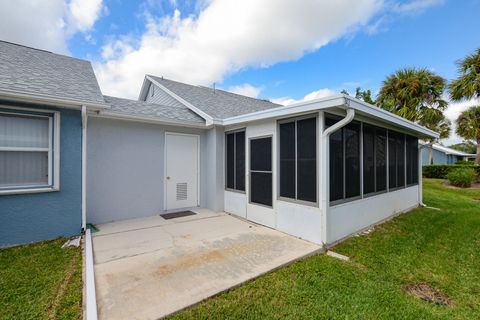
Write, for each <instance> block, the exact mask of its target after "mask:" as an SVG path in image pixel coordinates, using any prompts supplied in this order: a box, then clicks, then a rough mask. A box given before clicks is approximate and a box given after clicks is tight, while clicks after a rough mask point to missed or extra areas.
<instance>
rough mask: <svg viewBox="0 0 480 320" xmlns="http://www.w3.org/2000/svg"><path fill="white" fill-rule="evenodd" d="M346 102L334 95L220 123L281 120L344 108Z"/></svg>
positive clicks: (225, 124) (248, 114) (231, 123)
mask: <svg viewBox="0 0 480 320" xmlns="http://www.w3.org/2000/svg"><path fill="white" fill-rule="evenodd" d="M345 105H346V100H345V98H344V96H343V95H335V96H331V97H327V98H323V99H317V100H311V101H306V102H302V103H295V104H291V105H288V106H283V107H277V108H272V109H267V110H262V111H257V112H252V113H247V114H242V115H239V116H235V117H231V118H226V119H224V120H223V121H222V124H223V125H224V126H229V125H235V124H241V123H246V122H252V121H259V120H264V119H270V118H281V117H287V116H292V115H296V114H302V113H308V112H312V111H316V110H321V109H326V108H333V107H340V106H345Z"/></svg>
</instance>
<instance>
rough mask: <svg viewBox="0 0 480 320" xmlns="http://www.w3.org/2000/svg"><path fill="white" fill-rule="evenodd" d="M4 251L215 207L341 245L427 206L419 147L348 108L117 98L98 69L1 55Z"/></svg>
mask: <svg viewBox="0 0 480 320" xmlns="http://www.w3.org/2000/svg"><path fill="white" fill-rule="evenodd" d="M0 53H1V54H0V60H1V61H0V68H1V72H0V99H1V105H2V106H1V109H0V123H2V125H1V126H0V163H1V165H0V223H1V224H2V227H3V228H2V230H3V231H2V233H1V234H0V245H12V244H17V243H25V242H29V241H36V240H40V239H49V238H53V237H56V236H62V235H63V236H69V235H73V234H78V233H80V232H81V231H82V229H85V227H86V224H87V223H93V224H96V223H104V222H109V221H116V220H122V219H130V218H137V217H146V216H152V215H158V214H160V213H165V212H175V211H183V210H185V209H188V208H194V207H203V208H208V209H210V210H213V211H216V212H219V211H225V212H227V213H230V214H232V215H235V216H238V217H241V218H244V219H247V220H250V221H253V222H256V223H259V224H262V225H265V226H268V227H271V228H274V229H277V230H280V231H283V232H285V233H288V234H291V235H294V236H297V237H301V238H303V239H306V240H309V241H312V242H315V243H318V244H322V245H327V244H332V243H335V242H337V241H340V240H341V239H343V238H345V237H348V236H350V235H352V234H354V233H356V232H359V231H361V230H363V229H365V228H367V227H369V226H371V225H373V224H376V223H380V222H382V221H384V220H385V219H388V218H390V217H392V216H394V215H396V214H399V213H401V212H405V211H408V210H410V209H412V208H415V207H417V206H418V205H419V204H421V203H422V190H421V170H420V168H421V166H420V165H419V164H421V158H420V155H419V152H418V150H419V149H418V139H419V138H436V137H438V134H437V133H435V132H433V131H430V130H428V129H426V128H424V127H421V126H419V125H417V124H415V123H413V122H410V121H408V120H405V119H403V118H401V117H398V116H396V115H394V114H391V113H389V112H387V111H384V110H382V109H379V108H377V107H375V106H372V105H369V104H366V103H364V102H362V101H360V100H357V99H354V98H352V97H349V96H346V95H335V96H332V97H328V98H323V99H317V100H312V101H307V102H302V103H298V104H295V105H289V106H281V105H278V104H275V103H272V102H270V101H265V100H260V99H254V98H250V97H245V96H241V95H238V94H234V93H230V92H227V91H223V90H218V89H212V88H208V87H202V86H196V85H189V84H185V83H180V82H176V81H172V80H168V79H164V78H162V77H156V76H152V75H146V76H145V79H144V82H143V85H142V88H141V91H140V95H139V98H138V99H137V100H129V99H123V98H117V97H111V96H104V95H102V93H101V92H100V90H99V88H98V84H97V81H96V79H95V76H94V74H93V71H92V68H91V65H90V63H89V62H87V61H83V60H78V59H73V58H69V57H65V56H61V55H56V54H53V53H49V52H45V51H41V50H36V49H32V48H27V47H23V46H19V45H15V44H11V43H6V42H0Z"/></svg>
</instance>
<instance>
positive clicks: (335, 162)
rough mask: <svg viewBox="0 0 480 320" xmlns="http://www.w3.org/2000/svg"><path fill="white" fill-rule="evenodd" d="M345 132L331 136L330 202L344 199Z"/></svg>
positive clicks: (337, 132)
mask: <svg viewBox="0 0 480 320" xmlns="http://www.w3.org/2000/svg"><path fill="white" fill-rule="evenodd" d="M343 162H344V158H343V130H338V131H335V132H334V133H332V134H331V135H330V201H335V200H340V199H343V185H344V174H343Z"/></svg>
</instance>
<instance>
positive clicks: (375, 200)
mask: <svg viewBox="0 0 480 320" xmlns="http://www.w3.org/2000/svg"><path fill="white" fill-rule="evenodd" d="M418 188H419V186H411V187H408V188H405V189H400V190H396V191H392V192H387V193H384V194H380V195H376V196H372V197H367V198H364V199H359V200H355V201H351V202H346V203H343V204H339V205H336V206H333V207H330V208H329V209H328V212H327V243H328V244H331V243H334V242H337V241H339V240H341V239H343V238H346V237H348V236H350V235H353V234H355V233H358V232H360V231H362V230H364V229H365V228H367V227H369V226H371V225H374V224H377V223H379V222H382V221H384V220H387V219H388V218H390V217H393V216H395V215H398V214H400V213H402V212H405V211H408V210H409V209H412V208H414V207H416V206H418V203H419V198H418Z"/></svg>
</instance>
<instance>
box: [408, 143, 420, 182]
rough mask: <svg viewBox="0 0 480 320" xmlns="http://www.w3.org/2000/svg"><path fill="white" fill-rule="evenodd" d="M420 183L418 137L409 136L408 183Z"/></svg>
mask: <svg viewBox="0 0 480 320" xmlns="http://www.w3.org/2000/svg"><path fill="white" fill-rule="evenodd" d="M417 183H418V139H417V138H416V137H413V136H407V184H408V185H411V184H417Z"/></svg>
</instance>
